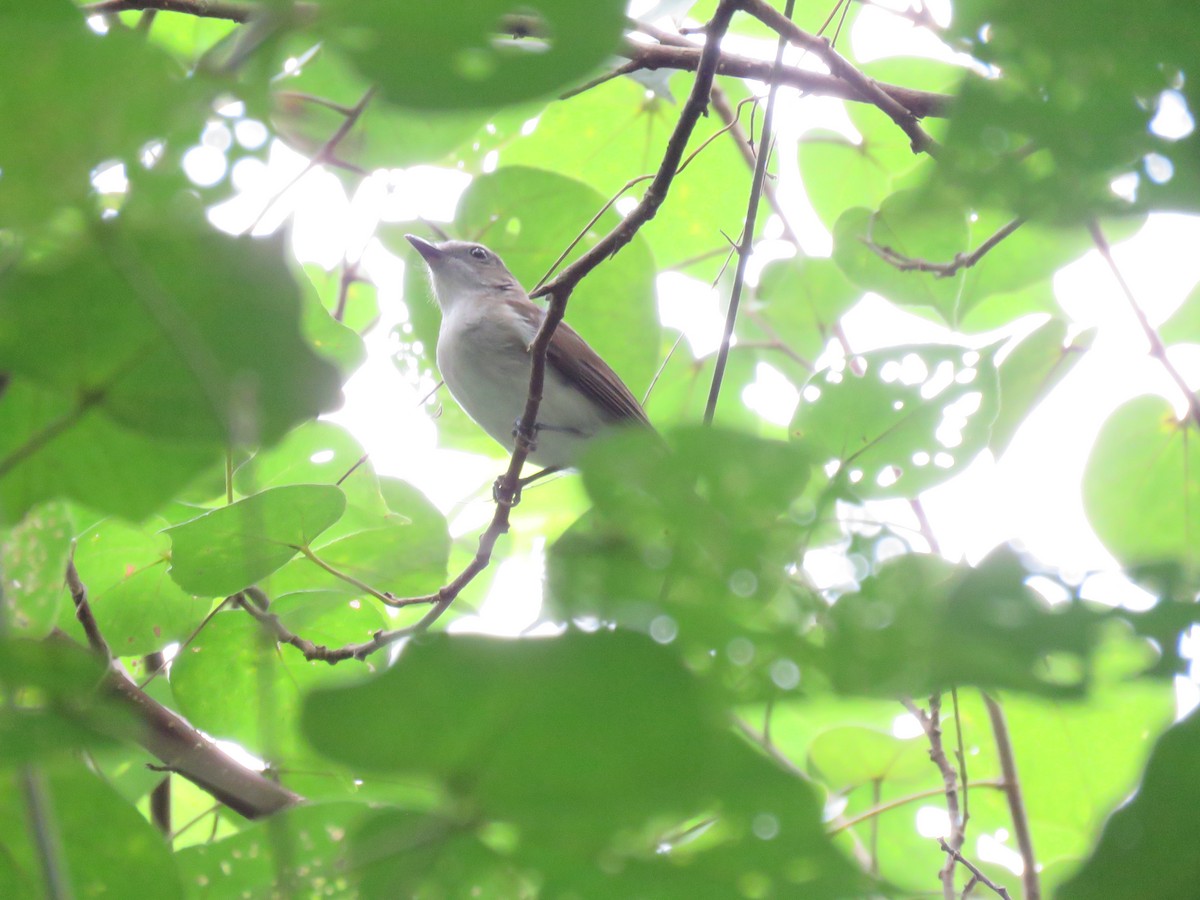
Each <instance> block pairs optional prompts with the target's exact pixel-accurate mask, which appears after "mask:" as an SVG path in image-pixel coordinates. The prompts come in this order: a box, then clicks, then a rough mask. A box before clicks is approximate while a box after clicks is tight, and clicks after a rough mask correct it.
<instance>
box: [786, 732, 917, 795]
mask: <svg viewBox="0 0 1200 900" xmlns="http://www.w3.org/2000/svg"><path fill="white" fill-rule="evenodd" d="M808 770H809V772H811V773H812V774H813V775H814V776H816V777H817V778H820V779H821V781H823V782H824V783H825V784H827V785H829V786H830V787H831V788H833V789H834V790H835V791H838V792H841V791H845V790H848V789H851V788H855V787H858V786H860V785H864V784H870V783H872V782H876V781H885V780H886V781H890V782H906V781H907V782H911V781H917V780H920V779H921V778H923V777H925V776H926V775H928V772H929V750H928V747H927V746H925V744H924V742H923V741H914V740H901V739H900V738H897V737H893V736H892V735H890V734H887V733H886V732H882V731H877V730H876V729H874V728H865V727H863V726H861V725H844V726H841V727H838V728H830V729H829V730H827V731H824V732H822V733H821V734H819V735H817V737H816V738H815V739H814V740H813V742H812V743H811V744H810V745H809V747H808Z"/></svg>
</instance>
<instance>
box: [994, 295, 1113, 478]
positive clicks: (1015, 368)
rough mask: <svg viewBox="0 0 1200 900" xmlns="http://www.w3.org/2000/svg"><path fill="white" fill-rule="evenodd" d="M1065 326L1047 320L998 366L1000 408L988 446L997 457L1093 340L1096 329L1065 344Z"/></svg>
mask: <svg viewBox="0 0 1200 900" xmlns="http://www.w3.org/2000/svg"><path fill="white" fill-rule="evenodd" d="M1066 336H1067V324H1066V322H1064V321H1063V320H1061V319H1050V320H1049V321H1047V322H1045V323H1043V324H1042V325H1040V326H1039V327H1038V329H1037V330H1036V331H1034V332H1033V334H1031V335H1028V336H1027V337H1026V338H1024V339H1023V340H1022V341H1021V343H1020V344H1018V345H1017V347H1016V349H1014V350H1013V351H1012V353H1010V354H1009V355H1008V356H1007V357H1006V358H1005V360H1004V362H1003V363H1002V364H1001V365H1000V385H999V387H1000V409H999V410H998V412H997V413H996V418H995V420H994V421H993V422H992V433H991V437H989V438H988V446H989V447H990V448H991V450H992V452H993V453H994V454H995V455H996V456H1000V454H1002V453H1003V452H1004V451H1005V449H1007V447H1008V445H1009V443H1010V442H1011V441H1012V439H1013V436H1014V435H1015V434H1016V432H1017V429H1018V428H1020V427H1021V425H1022V424H1023V423H1024V421H1025V418H1026V417H1027V416H1028V415H1029V413H1030V411H1031V410H1032V409H1033V408H1034V407H1035V406H1037V404H1038V403H1040V402H1041V401H1042V400H1043V399H1045V397H1046V396H1047V395H1048V394H1049V393H1050V392H1051V391H1052V390H1053V389H1054V387H1055V386H1056V385H1057V384H1058V383H1059V382H1060V381H1062V379H1063V378H1065V377H1066V376H1067V373H1068V372H1070V371H1071V369H1073V368H1074V367H1075V364H1076V363H1077V362H1079V360H1080V359H1082V357H1083V353H1084V352H1085V351H1086V350H1087V349H1088V348H1089V347H1090V346H1091V343H1092V339H1093V338H1095V336H1096V332H1095V330H1094V329H1093V330H1090V331H1087V332H1084V333H1083V334H1080V335H1077V336H1076V337H1075V338H1074V340H1072V341H1071V343H1070V345H1069V346H1065V345H1064V342H1065V340H1066Z"/></svg>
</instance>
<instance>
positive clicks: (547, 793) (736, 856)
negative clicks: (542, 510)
mask: <svg viewBox="0 0 1200 900" xmlns="http://www.w3.org/2000/svg"><path fill="white" fill-rule="evenodd" d="M430 690H436V692H437V697H438V702H436V703H430V702H429V694H428V692H429V691H430ZM530 697H536V698H537V702H536V703H531V702H529V699H530ZM379 709H388V710H389V714H388V715H387V716H386V717H384V718H382V719H378V722H379V727H380V728H382V729H384V730H383V731H382V732H380V731H377V733H376V735H375V740H372V741H362V740H357V739H355V738H354V737H353V725H352V723H354V722H358V721H361V717H362V716H363V715H365V714H368V713H367V711H368V710H379ZM304 728H305V731H306V733H307V734H308V736H309V738H310V739H311V740H312V741H313V743H314V744H315V745H316V746H317V747H318V748H319V749H320V750H322V752H324V753H327V754H329V755H330V756H332V757H334V758H337V759H340V760H344V761H346V762H349V763H352V764H356V765H359V766H363V767H367V768H369V769H375V770H384V771H389V772H395V773H407V774H408V775H410V776H414V775H419V776H424V777H426V778H431V779H435V780H436V782H437V783H438V784H440V785H441V786H442V789H443V790H444V792H445V796H446V801H445V804H443V805H444V807H445V809H446V811H447V812H452V811H453V810H455V809H472V810H474V811H475V815H476V816H477V817H481V820H482V822H483V823H497V824H499V823H503V824H504V827H506V828H515V829H516V832H517V835H518V836H519V838H518V840H516V841H515V843H514V842H509V858H510V859H511V860H512V861H513V862H514V863H516V864H517V865H520V866H522V867H527V868H530V869H532V870H533V871H535V872H541V874H542V877H543V878H546V879H548V881H549V883H550V884H552V885H554V891H553V892H554V893H562V892H564V891H571V890H576V891H581V892H582V893H583V895H585V896H603V895H608V896H617V895H620V896H638V895H644V894H646V893H648V892H649V893H653V895H654V896H658V897H677V896H696V895H697V894H696V891H697V883H698V882H701V881H704V880H707V882H708V884H709V887H710V888H711V889H714V890H716V891H717V892H718V893H720V894H722V895H729V893H730V891H735V885H736V884H738V883H740V879H741V878H742V877H743V875H744V872H745V866H746V865H750V866H752V868H753V869H754V870H755V871H756V872H758V873H760V877H761V878H763V879H765V882H766V884H769V885H775V886H776V887H777V888H778V892H780V893H788V892H800V893H802V894H803V895H804V896H809V897H825V896H831V895H843V894H845V893H854V892H855V890H856V888H855V887H853V885H855V884H856V883H857V882H858V879H857V877H856V876H855V875H853V874H852V873H851V871H850V869H849V867H848V865H847V864H846V863H845V862H844V861H842V859H841V858H840V857H839V856H838V855H837V854H835V853H834V852H833V851H832V848H830V847H829V845H828V844H827V842H826V841H825V838H824V835H823V833H822V829H821V828H820V825H819V823H818V804H817V802H816V798H815V796H813V794H812V792H811V789H810V787H809V786H808V785H807V784H806V783H805V782H803V781H801V780H799V779H796V778H794V777H791V776H789V775H787V774H785V773H784V772H783V771H782V770H780V769H778V768H776V767H775V766H774V764H772V763H770V762H768V761H767V759H766V758H765V757H764V756H762V755H760V754H758V753H756V752H755V751H753V750H752V749H751V748H750V747H749V746H747V745H746V744H744V743H742V742H741V741H739V740H737V739H736V738H734V737H733V735H732V734H731V733H730V732H729V731H728V727H727V725H726V724H725V723H724V722H723V717H722V715H721V713H720V711H719V708H718V707H716V706H715V705H714V704H713V703H712V700H711V697H710V696H709V695H708V694H707V692H706V691H705V690H704V689H703V687H702V685H701V684H700V682H698V681H696V680H695V679H694V678H692V677H691V676H690V675H689V674H688V673H687V671H686V670H685V669H684V668H683V667H682V666H680V665H679V663H678V662H677V661H676V659H675V658H674V656H673V654H672V653H671V652H670V651H669V650H667V649H664V648H661V647H657V646H655V644H654V643H653V642H652V641H650V640H649V639H647V638H644V637H641V636H639V635H633V634H630V633H628V632H623V631H617V632H613V633H609V632H599V633H594V634H584V633H579V632H570V633H568V634H566V635H563V636H561V637H558V638H553V639H548V640H534V641H519V642H513V641H500V640H495V639H488V638H478V637H467V636H448V635H431V636H429V637H426V638H424V639H422V640H421V641H420V642H417V643H415V644H413V645H411V646H410V647H408V648H407V649H406V650H405V651H404V653H403V654H402V655H401V658H400V660H399V662H398V663H397V665H395V666H394V667H393V668H391V669H389V670H388V671H387V672H385V673H384V674H383V675H382V676H381V677H380V678H378V679H376V680H374V681H372V682H369V683H367V684H364V685H361V686H357V687H351V688H346V689H341V690H322V691H317V692H315V693H314V694H312V695H311V696H310V698H309V700H308V703H307V704H306V706H305V710H304ZM708 812H715V813H716V815H717V817H718V821H717V823H716V824H715V825H714V830H713V834H712V836H711V837H710V839H709V840H702V841H699V842H697V843H693V844H691V845H686V846H680V847H677V848H674V849H672V850H668V851H667V852H662V850H661V842H662V841H663V840H664V839H666V840H667V841H668V842H669V843H673V842H671V841H670V839H668V838H666V837H665V835H666V833H667V831H669V830H674V828H675V827H676V826H677V825H678V824H680V823H684V822H687V821H689V820H690V819H691V817H693V816H697V815H705V814H707V813H708ZM764 817H766V818H764ZM754 822H757V823H759V824H758V827H759V828H760V829H761V828H764V827H769V828H770V831H771V835H772V837H774V836H775V835H778V839H776V840H770V839H761V837H755V836H753V833H752V828H753V825H752V823H754ZM449 836H450V835H448V834H446V833H444V832H439V831H438V830H436V829H430V830H428V832H427V837H428V840H430V841H433V842H437V843H444V842H445V841H446V840H447V838H448V837H449ZM402 846H403V842H401V844H400V845H398V846H395V848H394V849H392V850H389V851H388V852H387V855H388V856H391V855H393V854H396V853H401V852H403V850H402ZM597 853H600V854H601V855H602V858H605V859H611V860H613V861H614V862H619V865H601V866H600V867H597V859H598V857H597V856H596V854H597ZM446 874H448V875H450V876H451V877H452V878H453V876H452V873H446ZM466 877H467V878H468V879H469V878H470V876H466ZM651 885H653V888H651ZM605 886H607V891H606V890H604V887H605ZM444 887H445V888H446V889H451V888H457V890H461V889H463V888H465V887H466V883H465V882H463V876H458V877H457V878H453V880H452V881H451V882H450V883H449V884H445V885H444ZM862 887H864V885H862V884H861V883H860V884H858V889H861V888H862ZM457 890H451V893H456V892H457Z"/></svg>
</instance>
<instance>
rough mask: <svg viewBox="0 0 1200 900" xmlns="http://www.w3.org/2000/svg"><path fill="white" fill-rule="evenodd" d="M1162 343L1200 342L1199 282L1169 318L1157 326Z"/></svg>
mask: <svg viewBox="0 0 1200 900" xmlns="http://www.w3.org/2000/svg"><path fill="white" fill-rule="evenodd" d="M1158 336H1159V337H1160V338H1162V340H1163V343H1164V344H1174V343H1180V342H1184V341H1186V342H1188V343H1191V344H1200V284H1198V285H1197V286H1196V287H1194V288H1193V289H1192V292H1191V293H1190V294H1188V296H1187V299H1186V300H1184V301H1183V303H1182V304H1181V305H1180V307H1179V309H1177V310H1175V312H1174V313H1172V314H1171V318H1169V319H1167V321H1165V322H1163V323H1162V325H1160V326H1159V327H1158Z"/></svg>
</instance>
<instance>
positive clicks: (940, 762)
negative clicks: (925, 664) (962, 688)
mask: <svg viewBox="0 0 1200 900" xmlns="http://www.w3.org/2000/svg"><path fill="white" fill-rule="evenodd" d="M901 702H902V703H903V704H904V707H905V709H907V710H908V711H909V712H910V713H912V714H913V716H915V717H916V719H917V721H918V722H920V723H921V729H922V730H923V731H924V732H925V737H926V738H927V739H928V741H929V758H930V759H931V760H932V761H933V764H934V765H935V766H937V769H938V771H939V772H940V773H941V774H942V785H943V787H942V793H944V794H945V795H946V814H947V816H949V818H950V845H951V846H952V847H954V849H955V850H958V849H961V848H962V845H963V841H965V840H966V831H965V829H964V823H963V821H962V817H961V815H960V813H959V806H958V773H957V772H956V771H955V770H954V766H952V765H951V764H950V760H949V759H948V758H947V757H946V748H945V747H944V746H943V744H942V723H941V712H942V696H941V694H934V695H933V696H931V697H930V698H929V712H928V713H927V712H925V710H923V709H921V707H919V706H917V704H915V703H914V702H913V701H912V700H910V699H908V698H907V697H906V698H904V699H903V700H902V701H901ZM954 864H955V857H954V856H950V857H948V858H947V860H946V865H944V866H943V867H942V869H941V871H940V872H939V873H938V877H939V878H940V879H941V881H942V896H943V897H944V898H945V900H956V891H955V889H954Z"/></svg>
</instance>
